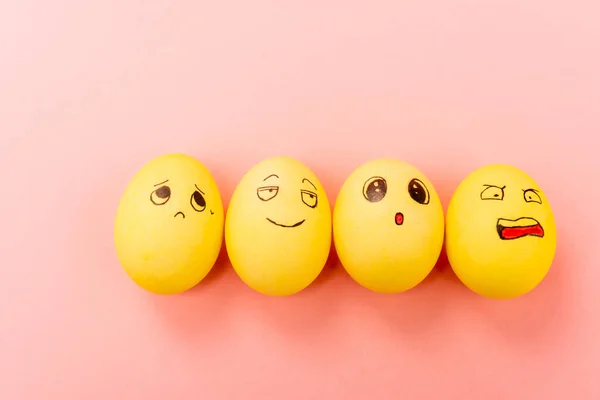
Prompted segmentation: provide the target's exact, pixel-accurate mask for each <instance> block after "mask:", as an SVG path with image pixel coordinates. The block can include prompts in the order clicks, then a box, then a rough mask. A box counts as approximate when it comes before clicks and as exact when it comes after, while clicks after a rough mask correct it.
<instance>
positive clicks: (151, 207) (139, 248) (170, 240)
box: [114, 154, 225, 294]
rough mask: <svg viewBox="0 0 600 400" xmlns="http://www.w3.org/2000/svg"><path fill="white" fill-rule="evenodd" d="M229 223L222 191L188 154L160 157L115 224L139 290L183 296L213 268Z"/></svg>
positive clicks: (128, 195)
mask: <svg viewBox="0 0 600 400" xmlns="http://www.w3.org/2000/svg"><path fill="white" fill-rule="evenodd" d="M224 219H225V218H224V212H223V204H222V201H221V195H220V193H219V189H218V188H217V184H216V182H215V180H214V179H213V177H212V175H211V174H210V172H209V171H208V169H206V167H205V166H204V165H202V164H201V163H200V162H199V161H197V160H196V159H194V158H192V157H190V156H187V155H184V154H167V155H163V156H160V157H157V158H155V159H153V160H151V161H150V162H148V163H147V164H146V165H144V166H143V167H142V168H141V169H140V170H139V171H138V172H137V174H136V175H135V176H134V177H133V179H131V181H130V183H129V185H128V186H127V188H126V189H125V192H124V193H123V195H122V197H121V201H120V202H119V205H118V208H117V213H116V218H115V222H114V242H115V247H116V252H117V256H118V258H119V261H120V263H121V265H122V267H123V269H124V270H125V272H126V273H127V275H128V276H129V277H130V278H131V279H132V280H133V281H134V282H135V283H136V284H137V285H139V286H140V287H142V288H144V289H146V290H148V291H150V292H153V293H157V294H175V293H181V292H184V291H186V290H188V289H190V288H192V287H193V286H195V285H196V284H198V283H199V282H200V281H201V280H202V279H203V278H204V277H205V276H206V275H207V274H208V272H209V271H210V270H211V268H212V267H213V265H214V263H215V261H216V259H217V256H218V254H219V251H220V249H221V244H222V241H223V225H224Z"/></svg>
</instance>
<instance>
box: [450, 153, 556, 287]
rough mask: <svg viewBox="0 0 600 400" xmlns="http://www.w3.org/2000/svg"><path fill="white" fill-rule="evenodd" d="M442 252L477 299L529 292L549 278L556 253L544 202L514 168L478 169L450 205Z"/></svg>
mask: <svg viewBox="0 0 600 400" xmlns="http://www.w3.org/2000/svg"><path fill="white" fill-rule="evenodd" d="M446 250H447V253H448V259H449V261H450V265H451V266H452V269H453V270H454V272H455V273H456V275H457V276H458V278H459V279H460V280H461V281H462V282H463V283H464V284H465V285H466V286H467V287H469V288H470V289H471V290H472V291H474V292H476V293H478V294H480V295H482V296H486V297H490V298H512V297H517V296H520V295H523V294H525V293H527V292H529V291H531V290H532V289H534V288H535V287H536V286H537V285H538V284H539V283H540V282H541V281H542V280H543V279H544V277H545V276H546V274H547V273H548V271H549V269H550V266H551V265H552V261H553V259H554V253H555V251H556V225H555V221H554V215H553V213H552V209H551V207H550V204H549V202H548V198H547V197H546V196H545V194H544V192H543V191H542V190H541V189H540V187H539V186H538V185H537V183H536V182H535V181H534V180H533V179H532V178H531V177H530V176H529V175H527V174H526V173H525V172H523V171H521V170H520V169H518V168H515V167H512V166H509V165H504V164H490V165H487V166H484V167H481V168H479V169H477V170H476V171H474V172H472V173H471V174H470V175H469V176H467V177H466V178H465V179H464V180H463V181H462V182H461V184H460V185H459V186H458V188H457V189H456V191H455V192H454V195H453V196H452V199H451V200H450V204H449V206H448V212H447V215H446Z"/></svg>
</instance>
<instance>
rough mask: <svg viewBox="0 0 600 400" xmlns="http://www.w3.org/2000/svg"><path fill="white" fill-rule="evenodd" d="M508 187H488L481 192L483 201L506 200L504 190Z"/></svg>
mask: <svg viewBox="0 0 600 400" xmlns="http://www.w3.org/2000/svg"><path fill="white" fill-rule="evenodd" d="M505 187H506V186H503V187H500V186H493V185H486V188H485V189H483V192H481V194H480V197H481V200H504V188H505Z"/></svg>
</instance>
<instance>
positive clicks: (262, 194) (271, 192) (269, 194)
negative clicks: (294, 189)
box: [256, 186, 279, 201]
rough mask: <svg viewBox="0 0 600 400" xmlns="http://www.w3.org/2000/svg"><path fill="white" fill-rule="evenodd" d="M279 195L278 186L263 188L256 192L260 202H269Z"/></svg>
mask: <svg viewBox="0 0 600 400" xmlns="http://www.w3.org/2000/svg"><path fill="white" fill-rule="evenodd" d="M277 193H279V186H263V187H259V188H258V189H257V190H256V194H257V195H258V198H259V199H261V200H262V201H269V200H271V199H272V198H273V197H275V196H277Z"/></svg>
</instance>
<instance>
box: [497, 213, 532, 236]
mask: <svg viewBox="0 0 600 400" xmlns="http://www.w3.org/2000/svg"><path fill="white" fill-rule="evenodd" d="M496 231H498V236H499V237H500V239H502V240H512V239H518V238H522V237H525V236H536V237H540V238H542V237H544V228H542V225H540V223H539V222H538V221H537V220H536V219H534V218H529V217H521V218H518V219H505V218H498V222H497V223H496Z"/></svg>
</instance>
